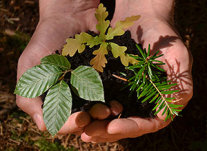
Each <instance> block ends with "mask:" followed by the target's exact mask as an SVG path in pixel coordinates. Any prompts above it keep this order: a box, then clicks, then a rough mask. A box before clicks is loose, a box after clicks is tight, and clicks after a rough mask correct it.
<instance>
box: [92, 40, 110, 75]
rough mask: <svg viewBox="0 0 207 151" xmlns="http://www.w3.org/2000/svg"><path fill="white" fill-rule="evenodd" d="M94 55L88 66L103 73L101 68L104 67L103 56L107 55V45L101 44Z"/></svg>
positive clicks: (105, 61)
mask: <svg viewBox="0 0 207 151" xmlns="http://www.w3.org/2000/svg"><path fill="white" fill-rule="evenodd" d="M93 54H94V55H96V56H95V57H94V58H93V59H91V61H90V65H92V67H93V68H94V69H96V70H97V71H100V72H103V68H104V67H105V66H106V63H107V60H106V57H105V55H106V54H108V50H107V44H106V43H102V44H101V45H100V47H99V49H98V50H95V51H94V52H93Z"/></svg>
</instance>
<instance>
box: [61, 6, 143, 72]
mask: <svg viewBox="0 0 207 151" xmlns="http://www.w3.org/2000/svg"><path fill="white" fill-rule="evenodd" d="M95 16H96V19H97V21H98V24H97V25H96V28H97V30H98V31H99V32H100V33H99V35H98V36H95V37H93V36H91V35H90V34H88V33H85V32H82V33H80V34H76V35H75V38H69V39H67V40H66V42H67V44H66V45H65V46H64V48H63V51H62V55H63V56H66V55H69V56H70V57H72V56H73V55H74V54H75V53H76V52H77V51H78V52H79V53H82V52H83V51H84V50H85V47H86V46H89V47H90V48H92V47H94V46H96V45H100V47H99V49H97V50H95V51H94V52H93V54H94V55H95V57H94V58H93V59H92V60H91V61H90V65H92V67H93V68H95V69H96V70H97V71H100V72H103V68H104V67H105V64H106V63H107V60H106V57H105V55H107V54H108V52H109V51H111V52H112V54H113V56H114V58H118V57H120V59H121V62H122V64H123V65H124V66H128V65H129V63H131V64H134V63H136V60H135V59H134V58H132V57H130V56H129V54H126V53H125V51H126V50H127V47H125V46H119V45H117V44H115V43H113V42H110V40H112V39H113V38H114V37H115V36H121V35H123V34H124V33H125V31H124V29H127V28H129V27H130V26H131V25H133V22H134V21H136V20H138V19H139V18H140V16H132V17H127V18H126V19H125V20H124V21H119V22H117V23H116V25H115V27H114V28H112V27H109V24H110V21H109V20H105V19H106V18H107V16H108V12H107V11H106V8H105V7H104V6H103V4H100V5H99V7H98V9H97V10H96V14H95ZM107 29H108V30H107Z"/></svg>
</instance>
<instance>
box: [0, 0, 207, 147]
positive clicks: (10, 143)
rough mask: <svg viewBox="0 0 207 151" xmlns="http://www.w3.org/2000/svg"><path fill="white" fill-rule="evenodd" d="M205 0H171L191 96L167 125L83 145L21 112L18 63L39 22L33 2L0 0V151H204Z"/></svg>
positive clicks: (206, 143)
mask: <svg viewBox="0 0 207 151" xmlns="http://www.w3.org/2000/svg"><path fill="white" fill-rule="evenodd" d="M206 6H207V0H197V1H195V0H182V1H178V0H177V2H176V6H175V24H176V28H177V30H178V32H179V33H180V35H181V37H182V38H183V41H184V42H185V44H186V46H187V47H188V48H189V50H190V51H191V53H192V55H193V58H194V64H193V79H194V96H193V98H192V100H191V101H190V102H189V104H188V106H187V107H186V108H185V109H184V111H183V112H182V117H178V118H176V119H175V120H174V122H173V123H171V124H170V125H169V126H168V127H167V128H164V129H162V130H160V131H159V132H157V133H154V134H148V135H144V136H142V137H139V138H134V139H124V140H121V141H119V142H115V143H102V144H92V143H84V142H82V141H81V139H80V137H79V136H76V135H66V136H56V137H54V138H52V137H51V136H50V135H49V133H48V132H40V131H39V130H38V129H37V127H36V125H35V124H34V123H33V121H32V119H31V118H30V117H29V116H28V115H27V114H25V113H24V112H22V111H20V109H18V107H17V106H16V104H15V95H13V91H14V87H15V83H16V66H17V61H18V58H19V56H20V54H21V53H22V51H23V50H24V48H25V46H26V45H27V43H28V41H29V39H30V37H31V36H32V33H33V32H34V30H35V27H36V25H37V23H38V16H39V13H38V2H37V1H36V0H1V1H0V23H1V24H0V150H2V151H5V150H8V151H16V150H20V151H29V150H32V151H33V150H44V151H47V150H48V151H53V150H54V151H56V150H57V151H72V150H80V151H138V150H142V151H166V150H168V151H171V150H173V151H188V150H189V151H206V150H207V101H206V95H205V94H206V92H207V88H206V87H207V68H206V67H207V59H206V57H207V52H206V48H207V28H206V27H207V7H206Z"/></svg>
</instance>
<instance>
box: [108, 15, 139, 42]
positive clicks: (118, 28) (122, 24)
mask: <svg viewBox="0 0 207 151" xmlns="http://www.w3.org/2000/svg"><path fill="white" fill-rule="evenodd" d="M139 18H140V15H137V16H131V17H127V18H126V19H125V20H123V21H118V22H117V23H116V25H115V27H114V28H111V27H110V28H109V30H108V33H107V35H106V39H107V40H111V39H113V38H114V36H121V35H123V34H124V33H125V29H127V28H129V27H130V26H132V25H133V23H134V22H135V21H137V20H138V19H139Z"/></svg>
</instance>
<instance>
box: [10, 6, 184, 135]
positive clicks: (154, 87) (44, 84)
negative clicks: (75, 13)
mask: <svg viewBox="0 0 207 151" xmlns="http://www.w3.org/2000/svg"><path fill="white" fill-rule="evenodd" d="M95 16H96V18H97V20H98V24H97V26H96V28H97V30H98V31H99V35H97V36H95V37H93V36H92V35H90V34H88V33H85V32H82V33H80V34H76V35H75V38H68V39H67V40H66V42H67V43H66V45H65V46H64V48H63V50H62V55H58V54H52V55H49V56H46V57H44V58H43V59H41V63H40V64H39V65H37V66H35V67H33V68H31V69H28V70H27V71H26V72H25V73H24V74H23V75H22V76H21V78H20V79H19V81H18V83H17V85H16V89H15V92H14V93H15V94H17V95H20V96H23V97H27V98H35V97H38V96H41V95H42V94H43V93H45V92H47V95H46V97H45V101H44V105H43V117H44V122H45V125H46V127H47V129H48V131H49V132H50V133H51V134H52V135H55V134H56V133H57V132H58V131H59V130H60V129H61V127H62V126H63V125H64V123H65V122H66V120H67V119H68V117H69V116H70V114H71V109H72V96H71V90H72V91H73V92H74V93H75V94H76V95H77V96H78V97H79V98H82V99H85V100H88V101H102V102H105V99H104V89H103V84H102V80H101V78H100V75H99V72H103V68H104V67H105V65H106V63H107V60H106V57H105V55H107V54H108V52H109V51H111V52H112V55H113V57H114V58H118V57H120V60H121V63H122V64H123V65H124V66H125V67H126V70H131V71H133V73H134V75H133V76H132V77H130V78H129V79H124V80H125V81H128V86H129V87H130V90H131V91H136V93H137V98H138V99H142V102H145V101H149V102H150V103H155V104H156V105H155V107H154V109H153V110H156V109H158V110H157V111H156V112H155V114H157V113H158V112H160V111H161V110H162V109H163V112H162V114H165V113H166V114H167V117H166V120H167V119H169V118H171V119H173V116H174V115H177V114H178V112H179V111H181V110H179V107H182V106H181V105H175V104H173V102H175V100H176V98H174V97H172V98H170V97H165V96H164V95H166V94H167V95H172V94H173V93H175V92H178V90H171V89H172V88H173V86H175V85H176V84H171V82H170V81H167V78H166V75H164V74H163V73H165V71H164V70H163V69H162V68H160V67H159V65H163V64H164V63H163V62H161V61H158V60H157V58H159V57H161V56H162V55H158V53H159V51H157V52H156V53H155V54H154V55H152V56H151V55H150V47H149V49H148V52H146V49H144V50H142V49H141V48H140V47H139V46H137V48H138V51H139V52H140V54H141V56H138V55H132V54H127V53H126V52H125V51H126V50H127V47H125V46H119V45H117V44H115V43H113V42H112V41H111V40H112V39H113V38H114V37H115V36H121V35H123V34H124V33H125V31H124V29H126V28H128V27H130V26H131V25H132V24H133V22H134V21H136V20H138V19H139V17H140V16H132V17H128V18H126V19H125V20H124V21H119V22H117V23H116V25H115V27H114V28H112V27H109V24H110V22H109V20H106V17H107V16H108V12H107V11H106V8H105V7H104V6H103V4H100V5H99V7H98V9H97V10H96V14H95ZM96 45H98V46H99V48H98V49H97V50H95V51H94V52H93V54H94V55H95V57H94V58H93V59H92V60H91V61H90V65H91V66H92V67H93V68H92V67H89V66H79V67H77V68H76V69H71V64H70V62H69V61H68V59H67V58H66V57H65V56H67V55H69V56H70V57H72V56H74V54H75V53H76V52H77V51H78V52H79V53H82V52H83V51H84V50H85V48H86V47H90V48H92V47H94V46H96ZM95 69H96V70H95ZM97 71H99V72H97ZM66 74H67V75H70V76H69V77H70V78H69V82H68V81H65V78H64V77H65V76H66ZM122 79H123V78H122ZM68 83H69V84H68Z"/></svg>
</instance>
